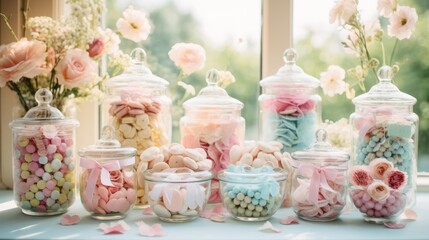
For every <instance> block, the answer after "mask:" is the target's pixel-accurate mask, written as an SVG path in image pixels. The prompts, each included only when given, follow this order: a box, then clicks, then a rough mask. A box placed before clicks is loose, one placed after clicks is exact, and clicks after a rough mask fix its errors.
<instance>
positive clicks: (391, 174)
mask: <svg viewBox="0 0 429 240" xmlns="http://www.w3.org/2000/svg"><path fill="white" fill-rule="evenodd" d="M407 178H408V177H407V174H406V173H405V172H402V171H400V170H398V169H392V170H391V171H388V172H386V178H385V179H384V182H385V183H386V184H387V185H389V187H391V188H393V189H399V188H401V187H403V186H404V185H405V184H406V183H407Z"/></svg>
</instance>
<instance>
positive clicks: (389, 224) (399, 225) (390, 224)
mask: <svg viewBox="0 0 429 240" xmlns="http://www.w3.org/2000/svg"><path fill="white" fill-rule="evenodd" d="M384 226H385V227H387V228H392V229H400V228H404V227H405V224H403V223H394V222H386V223H384Z"/></svg>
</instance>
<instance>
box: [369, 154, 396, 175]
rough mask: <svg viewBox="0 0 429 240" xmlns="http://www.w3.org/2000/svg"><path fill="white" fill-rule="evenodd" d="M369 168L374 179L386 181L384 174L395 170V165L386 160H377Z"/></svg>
mask: <svg viewBox="0 0 429 240" xmlns="http://www.w3.org/2000/svg"><path fill="white" fill-rule="evenodd" d="M368 167H369V171H370V173H371V176H372V177H374V178H378V179H384V174H385V173H386V172H388V171H390V170H391V169H393V163H391V162H389V161H387V160H386V159H385V158H376V159H374V160H372V161H371V162H370V163H369V165H368Z"/></svg>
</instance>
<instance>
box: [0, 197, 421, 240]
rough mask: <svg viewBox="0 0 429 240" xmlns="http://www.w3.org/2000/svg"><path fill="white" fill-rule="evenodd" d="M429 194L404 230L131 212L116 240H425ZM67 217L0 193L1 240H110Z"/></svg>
mask: <svg viewBox="0 0 429 240" xmlns="http://www.w3.org/2000/svg"><path fill="white" fill-rule="evenodd" d="M428 202H429V193H418V195H417V204H416V206H415V208H414V210H415V211H416V212H417V213H420V215H419V218H418V220H417V221H413V222H409V223H408V224H407V226H406V227H405V228H403V229H387V228H384V227H383V226H382V225H376V224H371V223H366V222H365V221H364V220H363V219H362V217H361V215H360V214H359V213H357V212H353V211H352V212H349V213H344V214H343V215H342V216H341V218H340V219H338V220H336V221H334V222H308V221H304V220H301V221H300V223H299V224H295V225H280V223H279V221H280V219H281V218H284V217H287V216H294V213H293V211H292V210H291V209H289V208H287V209H280V210H279V211H278V212H277V213H276V214H275V215H274V217H273V218H271V219H270V222H271V223H272V224H273V225H274V226H275V227H276V228H279V229H281V231H282V232H281V233H266V232H260V231H258V230H257V228H258V227H260V226H262V224H263V222H253V223H251V222H249V223H246V222H239V221H236V220H234V219H232V218H230V217H227V218H226V222H225V223H215V222H211V221H209V220H207V219H203V218H200V219H197V220H195V221H193V222H189V223H182V224H181V223H176V224H173V223H164V222H161V221H160V220H158V219H157V218H156V217H155V216H146V215H142V211H141V210H131V211H130V213H129V214H128V216H127V217H126V218H125V219H124V220H125V222H127V223H128V225H129V226H130V227H131V230H128V231H126V232H125V233H124V234H116V235H115V236H113V237H114V238H115V239H134V238H141V236H140V235H139V234H138V229H137V227H136V225H135V222H137V221H145V222H146V223H148V224H154V223H161V224H162V226H163V227H164V235H165V236H164V238H166V239H172V238H174V239H187V240H190V239H279V238H288V239H290V238H300V239H301V238H305V239H322V238H327V239H427V238H428V237H429V233H428V232H427V222H429V215H428V214H424V213H427V212H429V205H428V204H427V203H428ZM69 214H78V215H80V217H81V222H80V223H79V224H78V225H73V226H62V225H59V222H60V218H61V217H60V216H54V217H31V216H26V215H24V214H23V213H21V211H20V210H19V209H18V208H17V207H16V206H15V204H14V202H13V201H12V191H8V190H0V222H1V224H0V232H1V233H2V236H1V237H0V238H6V239H12V238H27V239H31V238H33V239H34V238H37V239H54V238H55V239H91V238H92V239H94V238H95V239H112V236H108V235H103V233H102V232H101V231H99V230H97V228H98V225H99V224H100V223H101V222H102V221H97V220H94V219H92V218H90V217H89V215H88V213H87V212H86V211H85V210H84V209H83V206H82V204H81V203H80V200H79V199H76V202H75V204H74V205H73V206H72V207H71V209H70V210H69Z"/></svg>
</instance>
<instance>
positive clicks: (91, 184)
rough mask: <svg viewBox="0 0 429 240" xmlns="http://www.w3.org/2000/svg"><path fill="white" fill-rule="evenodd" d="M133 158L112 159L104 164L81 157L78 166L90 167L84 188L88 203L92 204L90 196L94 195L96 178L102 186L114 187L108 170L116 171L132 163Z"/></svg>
mask: <svg viewBox="0 0 429 240" xmlns="http://www.w3.org/2000/svg"><path fill="white" fill-rule="evenodd" d="M134 162H135V158H134V157H133V158H128V159H124V160H120V161H119V160H113V161H109V162H107V163H104V164H100V163H99V162H97V161H95V160H93V159H88V158H81V160H80V166H81V167H83V168H86V169H92V170H91V173H90V174H89V177H88V179H87V181H88V182H87V184H86V189H85V199H88V204H90V205H91V206H92V198H93V196H94V191H95V186H96V184H97V180H98V178H100V181H101V184H103V185H104V186H109V187H114V186H115V185H113V183H112V181H110V171H118V170H120V169H121V168H122V167H124V166H129V165H132V164H134Z"/></svg>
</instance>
